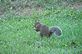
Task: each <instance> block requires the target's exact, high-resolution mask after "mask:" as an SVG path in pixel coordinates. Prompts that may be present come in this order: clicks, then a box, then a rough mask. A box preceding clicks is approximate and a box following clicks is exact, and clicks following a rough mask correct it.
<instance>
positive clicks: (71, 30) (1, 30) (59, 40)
mask: <svg viewBox="0 0 82 54" xmlns="http://www.w3.org/2000/svg"><path fill="white" fill-rule="evenodd" d="M64 4H65V3H64ZM79 6H80V7H79ZM79 6H77V5H76V3H75V4H72V5H71V6H70V5H68V6H67V5H66V6H59V7H57V8H54V7H53V8H50V9H49V8H44V7H43V6H39V7H36V8H33V9H32V8H29V7H26V8H24V9H16V10H12V8H11V11H8V12H5V13H4V14H1V16H0V54H82V33H81V32H82V30H81V29H82V25H81V23H82V11H81V4H80V5H79ZM48 7H49V6H48ZM50 7H51V6H50ZM35 20H40V21H41V22H42V23H43V24H46V25H47V26H48V27H51V26H59V27H60V28H61V29H62V35H61V36H59V37H58V36H56V35H52V36H51V37H50V38H46V37H43V38H41V37H40V35H39V34H38V33H37V32H36V31H35V30H34V27H33V26H34V23H35Z"/></svg>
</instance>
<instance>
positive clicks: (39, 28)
mask: <svg viewBox="0 0 82 54" xmlns="http://www.w3.org/2000/svg"><path fill="white" fill-rule="evenodd" d="M34 28H35V31H36V32H40V36H41V37H43V36H47V37H50V36H51V35H52V34H55V35H57V36H60V35H61V33H62V31H61V29H60V28H59V27H51V28H49V27H48V26H46V25H43V24H41V23H40V22H39V21H37V22H35V24H34Z"/></svg>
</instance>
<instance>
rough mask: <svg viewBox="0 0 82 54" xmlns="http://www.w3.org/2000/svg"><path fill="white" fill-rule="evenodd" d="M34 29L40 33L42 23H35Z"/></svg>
mask: <svg viewBox="0 0 82 54" xmlns="http://www.w3.org/2000/svg"><path fill="white" fill-rule="evenodd" d="M34 27H35V31H37V32H38V31H40V27H41V23H40V22H35V25H34Z"/></svg>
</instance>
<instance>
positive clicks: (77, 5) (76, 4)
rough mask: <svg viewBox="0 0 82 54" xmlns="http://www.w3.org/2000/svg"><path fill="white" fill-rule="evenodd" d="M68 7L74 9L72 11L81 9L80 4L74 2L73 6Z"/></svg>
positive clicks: (81, 5)
mask: <svg viewBox="0 0 82 54" xmlns="http://www.w3.org/2000/svg"><path fill="white" fill-rule="evenodd" d="M69 7H71V8H74V9H77V10H79V9H82V2H76V3H74V4H70V5H69Z"/></svg>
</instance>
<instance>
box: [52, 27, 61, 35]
mask: <svg viewBox="0 0 82 54" xmlns="http://www.w3.org/2000/svg"><path fill="white" fill-rule="evenodd" d="M50 33H52V34H53V33H54V34H55V35H57V36H60V35H61V33H62V30H61V29H60V28H59V27H52V28H50Z"/></svg>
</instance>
